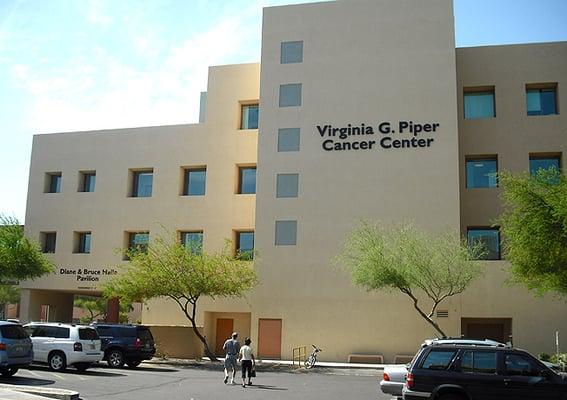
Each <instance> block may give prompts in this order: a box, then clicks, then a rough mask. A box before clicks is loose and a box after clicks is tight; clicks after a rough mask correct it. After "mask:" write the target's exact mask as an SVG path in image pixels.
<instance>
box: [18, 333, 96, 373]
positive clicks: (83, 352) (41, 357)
mask: <svg viewBox="0 0 567 400" xmlns="http://www.w3.org/2000/svg"><path fill="white" fill-rule="evenodd" d="M24 328H25V329H26V330H27V331H28V332H29V334H30V336H31V340H32V342H33V350H34V351H33V353H34V356H33V361H34V362H40V363H47V364H48V365H49V368H50V369H52V370H53V371H63V370H64V369H65V368H67V366H69V365H72V366H74V367H75V368H76V369H77V370H79V371H85V370H86V369H87V368H89V367H90V366H91V365H92V364H93V363H97V362H99V361H100V360H102V357H103V355H104V353H103V352H101V351H100V339H99V337H98V333H97V332H96V330H95V329H94V328H91V327H90V326H83V325H70V324H58V323H47V322H46V323H43V322H32V323H29V324H27V325H25V326H24Z"/></svg>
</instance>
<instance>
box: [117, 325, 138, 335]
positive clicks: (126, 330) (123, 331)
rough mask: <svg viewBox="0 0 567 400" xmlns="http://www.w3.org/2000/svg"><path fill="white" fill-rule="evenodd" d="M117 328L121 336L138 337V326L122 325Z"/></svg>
mask: <svg viewBox="0 0 567 400" xmlns="http://www.w3.org/2000/svg"><path fill="white" fill-rule="evenodd" d="M117 330H118V335H119V336H120V337H136V328H134V327H122V328H119V329H117Z"/></svg>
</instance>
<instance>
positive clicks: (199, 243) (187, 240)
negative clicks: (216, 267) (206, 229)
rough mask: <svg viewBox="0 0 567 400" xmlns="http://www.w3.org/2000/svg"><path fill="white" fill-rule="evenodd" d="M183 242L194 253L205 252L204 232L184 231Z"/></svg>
mask: <svg viewBox="0 0 567 400" xmlns="http://www.w3.org/2000/svg"><path fill="white" fill-rule="evenodd" d="M181 242H182V243H183V245H184V246H185V247H186V248H187V249H188V250H189V251H191V253H193V254H201V253H202V252H203V232H183V233H182V235H181Z"/></svg>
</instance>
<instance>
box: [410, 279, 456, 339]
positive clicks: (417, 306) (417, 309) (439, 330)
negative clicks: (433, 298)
mask: <svg viewBox="0 0 567 400" xmlns="http://www.w3.org/2000/svg"><path fill="white" fill-rule="evenodd" d="M402 292H403V293H405V294H407V295H408V296H409V297H411V299H412V300H413V308H415V309H416V311H417V312H418V314H419V315H421V316H422V318H423V319H425V320H426V321H427V322H428V323H429V324H430V325H431V326H432V327H433V328H434V329H435V330H436V331H437V333H439V334H440V335H441V337H447V335H445V332H443V330H442V329H441V328H440V327H439V325H437V322H435V321H433V319H432V318H430V317H429V316H428V315H427V314H426V313H424V312H423V310H422V309H421V308H419V305H418V304H417V301H418V300H417V297H415V296H414V295H413V293H412V292H411V291H409V290H402Z"/></svg>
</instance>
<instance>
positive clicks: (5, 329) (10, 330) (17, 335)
mask: <svg viewBox="0 0 567 400" xmlns="http://www.w3.org/2000/svg"><path fill="white" fill-rule="evenodd" d="M0 333H1V334H2V337H3V338H5V339H26V338H28V337H29V335H28V333H27V332H26V330H25V329H24V328H23V327H21V326H20V325H2V326H0Z"/></svg>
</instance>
